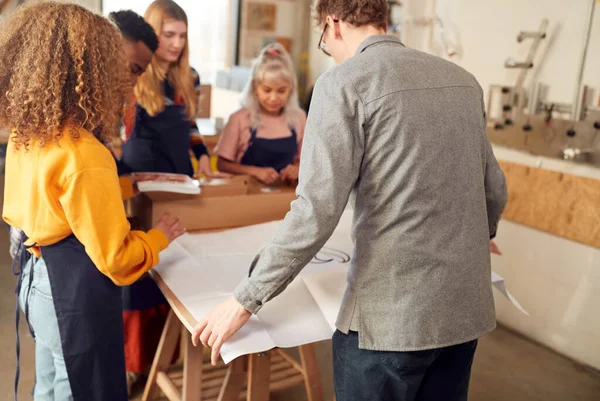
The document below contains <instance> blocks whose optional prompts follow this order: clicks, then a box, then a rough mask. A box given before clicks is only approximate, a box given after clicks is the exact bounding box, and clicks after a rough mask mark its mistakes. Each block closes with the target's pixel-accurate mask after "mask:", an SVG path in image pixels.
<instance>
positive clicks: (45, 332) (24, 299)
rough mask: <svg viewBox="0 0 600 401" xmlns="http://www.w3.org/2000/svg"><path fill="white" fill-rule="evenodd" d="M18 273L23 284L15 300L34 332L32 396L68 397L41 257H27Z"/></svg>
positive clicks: (67, 400) (59, 400)
mask: <svg viewBox="0 0 600 401" xmlns="http://www.w3.org/2000/svg"><path fill="white" fill-rule="evenodd" d="M34 263H35V264H34ZM32 271H33V277H32V278H31V275H32ZM22 274H23V285H22V286H21V292H20V293H19V304H20V306H21V310H22V311H23V312H25V310H26V306H27V307H28V315H29V323H30V325H31V328H32V330H33V333H34V335H35V380H36V383H35V389H34V392H33V397H34V400H35V401H71V400H73V396H72V395H71V386H70V384H69V377H68V375H67V369H66V366H65V360H64V358H63V352H62V346H61V342H60V334H59V331H58V320H57V318H56V311H55V310H54V303H53V301H52V291H51V290H50V280H49V279H48V271H47V269H46V264H45V263H44V260H43V259H38V260H37V262H36V260H35V258H31V259H30V260H29V262H27V265H26V267H25V269H24V270H23V272H22ZM30 278H31V286H30V285H29V282H30Z"/></svg>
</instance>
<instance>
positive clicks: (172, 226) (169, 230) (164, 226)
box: [154, 212, 185, 244]
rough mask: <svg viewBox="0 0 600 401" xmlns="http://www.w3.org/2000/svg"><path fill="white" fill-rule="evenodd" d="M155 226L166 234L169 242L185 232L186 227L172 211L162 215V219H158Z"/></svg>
mask: <svg viewBox="0 0 600 401" xmlns="http://www.w3.org/2000/svg"><path fill="white" fill-rule="evenodd" d="M154 228H155V229H157V230H160V231H162V232H163V234H165V236H166V237H167V239H168V240H169V244H170V243H171V242H173V241H175V240H176V239H177V238H178V237H179V236H181V235H182V234H183V233H185V228H183V226H182V225H181V221H180V220H179V218H178V217H173V216H172V215H171V213H168V212H167V213H165V214H163V215H162V216H160V219H158V221H157V222H156V224H155V225H154Z"/></svg>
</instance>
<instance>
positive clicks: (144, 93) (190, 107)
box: [135, 0, 198, 120]
mask: <svg viewBox="0 0 600 401" xmlns="http://www.w3.org/2000/svg"><path fill="white" fill-rule="evenodd" d="M144 19H145V20H146V21H147V22H148V23H149V24H150V26H152V28H154V32H156V35H157V36H158V37H159V38H160V34H161V32H162V27H163V24H164V23H165V22H167V21H169V20H174V21H181V22H183V23H185V25H186V26H188V18H187V14H186V13H185V11H184V10H183V8H181V7H180V6H179V5H178V4H177V3H175V2H174V1H173V0H155V1H153V2H152V3H151V4H150V5H149V6H148V8H147V9H146V12H145V13H144ZM159 46H160V45H159ZM157 57H158V56H157V55H156V54H155V55H154V57H153V58H152V62H151V63H150V65H149V66H148V69H147V70H146V72H144V73H143V74H142V75H141V76H140V78H139V79H138V82H137V84H136V86H135V97H136V100H137V102H138V103H139V104H140V105H141V106H142V107H143V108H144V109H146V111H147V112H148V114H149V115H151V116H156V115H157V114H158V113H160V112H162V111H163V110H164V109H165V94H164V90H163V81H164V80H165V77H167V78H168V79H169V82H170V83H171V84H172V85H173V87H174V88H175V95H176V96H177V98H179V99H180V100H181V101H182V103H183V104H184V105H185V115H186V116H187V118H188V119H189V120H193V119H194V118H196V113H197V111H198V93H197V91H196V88H195V86H194V76H193V72H192V68H191V67H190V47H189V43H188V40H187V37H186V41H185V46H184V48H183V51H182V52H181V56H179V60H178V61H177V63H173V64H171V66H169V70H168V71H164V70H163V69H162V68H161V67H160V65H159V62H158V58H157Z"/></svg>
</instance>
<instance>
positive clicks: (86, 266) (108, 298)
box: [41, 235, 128, 401]
mask: <svg viewBox="0 0 600 401" xmlns="http://www.w3.org/2000/svg"><path fill="white" fill-rule="evenodd" d="M41 251H42V257H43V258H44V261H45V262H46V266H47V268H48V277H49V279H50V288H51V290H52V298H53V300H54V307H55V309H56V316H57V318H58V327H59V331H60V337H61V344H62V350H63V354H64V359H65V364H66V368H67V372H68V375H69V383H70V385H71V392H72V394H73V399H74V400H75V401H107V400H111V401H127V400H128V396H127V383H126V374H125V351H124V348H123V344H124V342H125V340H124V335H123V317H122V309H121V289H120V288H119V287H118V286H116V285H115V284H114V283H113V282H112V281H111V280H110V279H109V278H108V277H106V276H105V275H104V274H102V273H100V271H99V270H98V269H97V268H96V266H95V265H94V263H93V262H92V260H91V259H90V257H89V256H88V255H87V253H86V252H85V248H84V246H83V245H82V244H81V242H79V240H78V239H77V238H76V237H75V236H74V235H71V236H69V237H67V238H65V239H63V240H62V241H59V242H58V243H56V244H54V245H49V246H43V247H41Z"/></svg>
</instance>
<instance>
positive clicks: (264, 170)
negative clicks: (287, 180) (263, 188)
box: [251, 167, 279, 185]
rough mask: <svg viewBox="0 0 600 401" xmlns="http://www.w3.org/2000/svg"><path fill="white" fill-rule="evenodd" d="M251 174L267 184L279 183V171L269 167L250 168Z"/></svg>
mask: <svg viewBox="0 0 600 401" xmlns="http://www.w3.org/2000/svg"><path fill="white" fill-rule="evenodd" d="M251 175H252V176H253V177H254V178H256V179H257V180H259V181H260V182H262V183H263V184H267V185H275V184H278V183H279V173H278V172H277V170H275V169H274V168H271V167H256V168H255V169H254V170H252V173H251Z"/></svg>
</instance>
